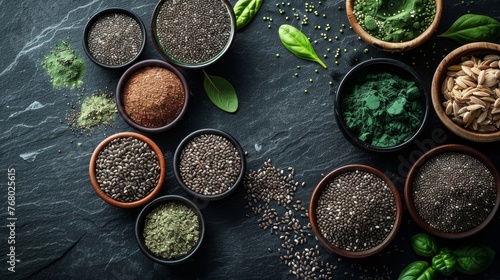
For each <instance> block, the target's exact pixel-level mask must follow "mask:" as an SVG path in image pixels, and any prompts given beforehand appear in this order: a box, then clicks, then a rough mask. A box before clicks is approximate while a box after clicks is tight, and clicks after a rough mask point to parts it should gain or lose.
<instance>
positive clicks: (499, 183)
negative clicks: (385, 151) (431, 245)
mask: <svg viewBox="0 0 500 280" xmlns="http://www.w3.org/2000/svg"><path fill="white" fill-rule="evenodd" d="M448 152H457V153H462V154H466V155H469V156H472V157H474V158H476V159H478V160H479V161H481V162H482V163H483V164H484V165H485V166H486V167H487V168H488V169H489V170H490V172H491V173H492V174H493V177H494V180H495V183H496V187H497V192H496V203H495V206H494V208H493V209H492V211H491V213H490V214H489V215H488V216H487V218H486V219H485V220H484V221H483V222H481V223H480V224H479V225H477V226H476V227H474V228H472V229H470V230H467V231H464V232H458V233H450V232H444V231H441V230H438V229H436V228H435V227H432V226H430V225H429V224H428V223H427V222H426V221H425V220H424V219H423V218H422V217H421V216H420V214H419V212H418V210H417V209H416V207H415V204H414V201H413V195H412V194H413V181H414V179H415V176H416V175H417V174H418V171H419V170H420V168H421V167H422V165H423V164H424V163H425V162H427V161H428V160H429V159H431V158H433V157H434V156H437V155H439V154H443V153H448ZM404 197H405V202H406V206H407V208H408V211H409V212H410V216H411V217H412V218H413V220H414V221H415V223H416V224H417V225H418V226H419V227H420V228H422V229H423V230H425V231H426V232H428V233H430V234H432V235H434V236H437V237H441V238H446V239H462V238H466V237H469V236H472V235H474V234H476V233H478V232H480V231H481V230H483V229H484V228H485V227H486V226H487V225H488V224H489V223H490V222H491V221H492V220H493V219H494V218H495V213H496V212H497V210H498V206H499V204H500V176H499V175H498V172H497V170H496V168H495V165H494V164H493V163H492V162H491V161H490V160H489V159H488V157H486V156H485V155H484V154H482V153H480V152H479V151H477V150H475V149H472V148H470V147H467V146H464V145H457V144H448V145H443V146H439V147H436V148H434V149H431V150H429V151H428V152H426V153H425V154H424V155H423V156H422V157H420V158H419V159H418V160H417V161H416V162H415V163H414V164H413V166H412V168H411V169H410V171H409V173H408V175H407V177H406V181H405V185H404ZM443 199H446V198H443Z"/></svg>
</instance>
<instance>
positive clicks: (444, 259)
mask: <svg viewBox="0 0 500 280" xmlns="http://www.w3.org/2000/svg"><path fill="white" fill-rule="evenodd" d="M432 268H434V269H435V270H436V271H437V272H439V273H441V274H443V275H444V276H450V275H451V274H452V273H453V272H455V270H456V269H457V258H456V257H455V255H454V254H453V252H452V251H451V250H450V249H449V248H443V249H442V250H441V251H439V254H437V255H435V256H434V257H433V258H432Z"/></svg>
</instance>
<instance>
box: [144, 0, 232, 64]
mask: <svg viewBox="0 0 500 280" xmlns="http://www.w3.org/2000/svg"><path fill="white" fill-rule="evenodd" d="M151 33H152V39H153V43H154V45H155V47H156V49H157V50H158V52H159V53H160V55H162V56H163V57H164V58H165V59H166V60H167V61H169V62H171V63H173V64H175V65H177V66H180V67H184V68H191V69H199V68H205V67H207V66H209V65H211V64H213V63H215V62H216V61H218V60H219V59H220V58H221V57H222V56H224V54H226V53H227V51H228V50H229V48H230V46H231V44H232V42H233V39H234V35H235V33H236V18H235V15H234V11H233V8H232V6H231V4H230V3H229V2H228V1H227V0H160V1H159V2H158V4H157V5H156V8H155V9H154V12H153V15H152V17H151Z"/></svg>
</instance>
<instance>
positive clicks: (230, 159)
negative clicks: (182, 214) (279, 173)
mask: <svg viewBox="0 0 500 280" xmlns="http://www.w3.org/2000/svg"><path fill="white" fill-rule="evenodd" d="M173 169H174V175H175V178H176V179H177V182H178V183H179V185H180V186H181V187H182V188H183V189H184V190H185V191H186V192H187V193H189V194H190V195H192V196H194V197H197V198H199V199H203V200H218V199H222V198H225V197H227V196H229V195H230V194H231V193H233V192H234V191H235V190H236V188H237V187H238V186H239V185H241V184H242V182H243V179H244V177H245V170H246V160H245V152H244V151H243V148H242V147H241V145H240V144H239V143H238V141H236V139H235V138H234V137H232V136H231V135H229V134H228V133H226V132H224V131H221V130H217V129H201V130H197V131H195V132H193V133H191V134H189V135H188V136H186V138H184V139H183V140H182V141H181V143H180V144H179V146H178V147H177V149H176V150H175V154H174V164H173Z"/></svg>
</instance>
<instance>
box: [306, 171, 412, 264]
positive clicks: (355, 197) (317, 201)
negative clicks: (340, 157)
mask: <svg viewBox="0 0 500 280" xmlns="http://www.w3.org/2000/svg"><path fill="white" fill-rule="evenodd" d="M402 213H403V206H402V202H401V197H400V196H399V193H398V190H397V189H396V187H395V186H394V184H393V183H392V182H391V180H390V179H389V178H388V177H387V176H385V175H384V174H383V173H382V172H380V171H379V170H377V169H375V168H373V167H370V166H366V165H362V164H352V165H346V166H344V167H340V168H338V169H336V170H334V171H332V172H330V173H329V174H328V175H326V176H325V177H324V178H323V179H322V180H321V181H320V182H319V183H318V185H317V186H316V188H315V189H314V191H313V193H312V195H311V199H310V203H309V220H310V223H311V227H312V229H313V231H314V233H315V235H316V237H317V238H318V240H319V241H320V242H321V244H323V246H324V247H325V248H326V249H328V250H329V251H330V252H332V253H335V254H337V255H340V256H343V257H348V258H366V257H370V256H373V255H375V254H377V253H379V252H381V251H382V250H384V249H385V248H386V247H387V246H388V245H389V244H390V243H391V242H392V240H393V239H394V238H395V236H396V234H397V232H398V230H399V227H400V225H401V220H402Z"/></svg>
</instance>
